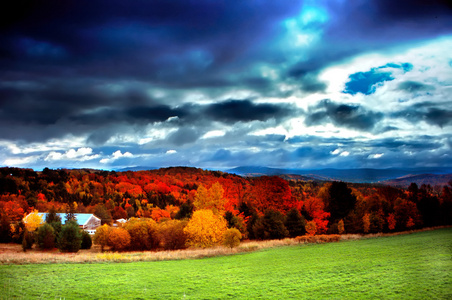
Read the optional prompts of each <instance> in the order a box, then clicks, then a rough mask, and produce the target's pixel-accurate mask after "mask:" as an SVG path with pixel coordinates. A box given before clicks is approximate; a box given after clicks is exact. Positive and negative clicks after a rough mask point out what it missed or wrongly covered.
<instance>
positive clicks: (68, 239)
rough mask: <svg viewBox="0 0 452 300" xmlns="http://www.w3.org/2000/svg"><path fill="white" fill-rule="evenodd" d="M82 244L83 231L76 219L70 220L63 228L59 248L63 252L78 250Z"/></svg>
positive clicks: (59, 238)
mask: <svg viewBox="0 0 452 300" xmlns="http://www.w3.org/2000/svg"><path fill="white" fill-rule="evenodd" d="M81 245H82V233H81V230H80V228H79V226H78V224H77V222H76V221H73V220H70V221H67V222H66V224H64V226H63V228H61V232H60V235H59V237H58V248H59V249H60V251H62V252H78V250H80V247H81Z"/></svg>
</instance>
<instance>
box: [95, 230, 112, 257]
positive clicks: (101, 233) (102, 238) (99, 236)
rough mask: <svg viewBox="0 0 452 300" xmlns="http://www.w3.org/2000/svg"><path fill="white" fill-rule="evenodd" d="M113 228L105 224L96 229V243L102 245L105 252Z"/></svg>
mask: <svg viewBox="0 0 452 300" xmlns="http://www.w3.org/2000/svg"><path fill="white" fill-rule="evenodd" d="M110 230H111V228H110V226H108V225H107V224H104V225H102V226H100V227H98V228H97V229H96V233H95V234H94V243H95V244H96V245H100V248H101V251H104V247H105V246H108V234H109V232H110Z"/></svg>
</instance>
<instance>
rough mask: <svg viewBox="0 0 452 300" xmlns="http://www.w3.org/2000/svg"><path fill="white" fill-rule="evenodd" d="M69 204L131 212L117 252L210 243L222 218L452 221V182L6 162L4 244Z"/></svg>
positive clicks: (241, 221) (262, 234) (411, 225)
mask: <svg viewBox="0 0 452 300" xmlns="http://www.w3.org/2000/svg"><path fill="white" fill-rule="evenodd" d="M70 209H73V210H74V211H75V212H78V213H95V214H98V215H99V217H100V218H101V219H102V221H103V223H108V224H110V225H111V223H112V222H113V221H114V220H117V219H130V221H129V222H128V223H127V225H126V226H125V227H124V229H125V230H126V231H127V232H128V233H129V235H130V244H129V245H128V246H127V247H125V248H121V247H122V246H117V247H116V248H117V249H137V250H149V249H159V248H164V249H175V248H181V247H186V246H196V247H205V245H214V244H219V243H221V240H222V238H223V237H222V235H221V236H219V235H218V234H217V233H216V232H217V231H219V232H222V231H223V230H226V229H225V227H224V226H222V225H220V224H224V222H226V226H227V227H230V228H236V229H238V230H239V231H240V233H241V234H242V236H243V237H244V238H251V239H255V238H260V239H269V238H283V237H286V236H291V237H293V236H299V235H304V234H305V233H306V234H311V235H319V234H320V235H322V234H342V233H377V232H395V231H403V230H412V229H417V228H422V227H424V226H438V225H452V183H450V184H448V185H444V186H433V187H432V186H429V185H422V186H420V187H418V186H417V185H416V184H412V185H411V186H410V187H409V188H407V189H403V188H394V187H389V186H378V185H372V184H350V183H344V182H320V181H319V182H315V181H309V182H306V181H301V180H285V179H283V178H281V177H277V176H261V177H249V178H244V177H240V176H237V175H234V174H227V173H223V172H219V171H206V170H201V169H196V168H188V167H177V168H163V169H158V170H151V171H138V172H131V171H127V172H114V171H111V172H110V171H100V170H86V169H80V170H65V169H59V170H51V169H47V168H46V169H44V170H43V171H41V172H36V171H33V170H30V169H20V168H0V242H11V241H15V242H21V241H22V240H23V236H24V234H25V231H27V232H29V233H30V235H33V234H32V232H34V231H35V230H36V229H37V228H38V227H40V226H41V225H42V224H43V223H44V220H42V219H41V218H39V216H37V213H33V214H31V215H29V216H28V217H27V220H26V222H25V223H26V227H27V228H26V229H27V230H25V227H24V224H23V223H22V222H21V220H22V219H23V217H24V216H25V215H27V214H29V213H31V212H33V211H35V212H38V211H39V212H49V211H50V210H54V211H55V212H67V211H69V210H70ZM206 211H210V213H206ZM203 212H204V213H203ZM269 212H271V213H269ZM200 214H201V215H203V216H202V217H200ZM210 214H212V215H213V216H214V218H213V217H211V216H210ZM266 214H267V215H266ZM203 218H204V219H206V220H207V219H208V220H209V222H213V224H216V225H218V228H219V229H218V228H217V229H216V230H214V232H215V234H214V232H211V231H209V230H208V229H207V228H204V225H203V224H202V221H199V219H203ZM213 220H215V221H213ZM225 220H226V221H225ZM109 228H110V229H111V228H112V227H109ZM54 230H55V232H56V233H55V234H57V232H58V231H59V230H60V229H58V227H54ZM118 240H119V239H118ZM126 240H127V238H126ZM97 243H98V244H100V245H101V246H102V245H103V246H105V247H111V246H109V245H108V239H107V240H105V241H104V240H103V239H102V238H99V237H98V238H97ZM118 243H119V242H118ZM126 244H127V243H126ZM182 245H183V246H182Z"/></svg>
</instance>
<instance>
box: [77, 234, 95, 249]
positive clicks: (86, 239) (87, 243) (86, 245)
mask: <svg viewBox="0 0 452 300" xmlns="http://www.w3.org/2000/svg"><path fill="white" fill-rule="evenodd" d="M92 245H93V240H92V239H91V236H90V235H89V233H88V232H86V231H85V230H83V231H82V244H81V246H80V248H81V249H91V246H92Z"/></svg>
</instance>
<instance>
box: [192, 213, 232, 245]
mask: <svg viewBox="0 0 452 300" xmlns="http://www.w3.org/2000/svg"><path fill="white" fill-rule="evenodd" d="M226 230H227V225H226V220H225V219H224V218H223V217H221V216H218V215H215V214H214V213H213V212H212V211H211V210H210V209H201V210H197V211H195V212H194V213H193V216H192V218H191V219H190V221H188V224H187V226H186V227H185V229H184V232H185V233H186V234H187V245H188V246H190V247H199V248H207V247H211V246H214V245H218V244H220V243H221V242H222V241H223V234H224V232H225V231H226Z"/></svg>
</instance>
